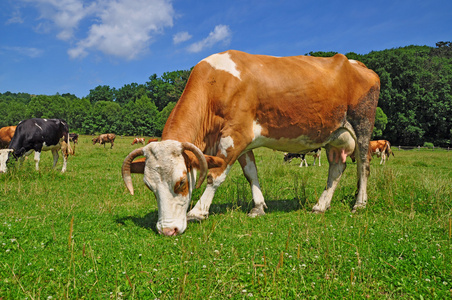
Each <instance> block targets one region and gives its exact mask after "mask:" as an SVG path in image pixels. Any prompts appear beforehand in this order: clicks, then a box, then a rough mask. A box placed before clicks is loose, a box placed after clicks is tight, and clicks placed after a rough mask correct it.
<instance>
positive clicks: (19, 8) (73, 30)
mask: <svg viewBox="0 0 452 300" xmlns="http://www.w3.org/2000/svg"><path fill="white" fill-rule="evenodd" d="M451 40H452V1H451V0H428V1H427V0H424V1H418V0H390V1H386V0H381V1H362V0H361V1H333V0H317V1H304V0H272V1H267V0H231V1H228V0H209V1H199V0H196V1H195V0H173V1H171V0H90V1H88V0H2V1H0V92H1V93H4V92H6V91H10V92H14V93H18V92H25V93H30V94H45V95H54V94H56V93H60V94H64V93H71V94H75V95H76V96H78V97H84V96H87V95H88V94H89V90H90V89H94V88H95V87H96V86H98V85H108V86H110V87H112V88H113V87H115V88H121V87H122V86H124V85H125V84H129V83H132V82H136V83H139V84H141V83H145V82H146V81H148V79H149V76H151V75H152V74H157V75H158V76H161V75H162V74H163V73H164V72H168V71H175V70H186V69H189V68H191V67H192V66H194V65H195V64H196V63H197V62H199V61H200V60H202V59H203V58H204V57H207V56H209V55H210V54H212V53H216V52H221V51H224V50H228V49H237V50H242V51H245V52H250V53H255V54H268V55H275V56H288V55H300V54H306V53H308V52H310V51H336V52H340V53H348V52H356V53H359V54H366V53H369V52H370V51H378V50H384V49H390V48H398V47H403V46H407V45H428V46H432V47H434V46H435V43H436V42H438V41H451Z"/></svg>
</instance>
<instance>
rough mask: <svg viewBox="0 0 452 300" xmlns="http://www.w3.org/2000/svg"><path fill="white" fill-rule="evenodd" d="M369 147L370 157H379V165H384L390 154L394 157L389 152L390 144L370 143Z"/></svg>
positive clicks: (381, 142) (382, 141)
mask: <svg viewBox="0 0 452 300" xmlns="http://www.w3.org/2000/svg"><path fill="white" fill-rule="evenodd" d="M369 147H370V152H371V153H372V156H374V155H377V157H381V160H380V165H382V164H383V165H384V164H385V163H386V159H389V156H390V155H391V154H392V156H394V153H393V152H392V150H391V144H390V143H389V142H388V141H386V140H377V141H370V143H369Z"/></svg>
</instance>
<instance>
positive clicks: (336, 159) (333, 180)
mask: <svg viewBox="0 0 452 300" xmlns="http://www.w3.org/2000/svg"><path fill="white" fill-rule="evenodd" d="M326 154H327V157H328V162H329V169H328V182H327V185H326V187H325V190H324V191H323V193H322V195H321V196H320V198H319V201H318V202H317V204H316V205H315V206H314V207H313V208H312V211H313V212H317V213H323V212H325V211H326V210H327V209H329V208H330V205H331V199H332V198H333V195H334V191H335V190H336V187H337V184H338V183H339V181H340V179H341V176H342V173H343V172H344V170H345V168H346V163H345V159H344V155H345V153H344V152H343V151H341V150H340V149H337V148H331V147H326ZM345 158H346V156H345Z"/></svg>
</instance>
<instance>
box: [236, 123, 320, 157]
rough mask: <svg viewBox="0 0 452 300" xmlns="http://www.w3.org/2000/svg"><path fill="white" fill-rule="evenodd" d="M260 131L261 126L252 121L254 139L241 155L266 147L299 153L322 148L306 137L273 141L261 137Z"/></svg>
mask: <svg viewBox="0 0 452 300" xmlns="http://www.w3.org/2000/svg"><path fill="white" fill-rule="evenodd" d="M262 131H263V130H262V126H261V125H260V124H259V123H258V121H256V120H255V121H253V133H254V137H253V140H252V141H251V143H250V144H249V145H248V147H246V149H245V150H244V151H243V153H245V152H246V151H248V150H252V149H254V148H259V147H267V148H270V149H274V150H278V151H285V152H293V153H299V152H303V151H305V150H312V149H315V148H320V147H321V146H323V145H322V144H318V143H314V142H313V141H311V140H310V139H309V138H308V137H307V136H299V137H297V138H293V139H288V138H279V139H274V138H269V137H266V136H264V135H262Z"/></svg>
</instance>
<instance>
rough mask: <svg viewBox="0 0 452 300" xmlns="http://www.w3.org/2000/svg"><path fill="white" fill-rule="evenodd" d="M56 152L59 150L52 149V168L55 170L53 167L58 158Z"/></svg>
mask: <svg viewBox="0 0 452 300" xmlns="http://www.w3.org/2000/svg"><path fill="white" fill-rule="evenodd" d="M58 150H59V149H52V155H53V167H54V168H55V166H56V164H57V162H58V158H59V155H58Z"/></svg>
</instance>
